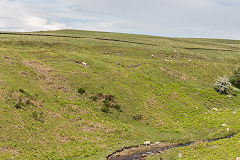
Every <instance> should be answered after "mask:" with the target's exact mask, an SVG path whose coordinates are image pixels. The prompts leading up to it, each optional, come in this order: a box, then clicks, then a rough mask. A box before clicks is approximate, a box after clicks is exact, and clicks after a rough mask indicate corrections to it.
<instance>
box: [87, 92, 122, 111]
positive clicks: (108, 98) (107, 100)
mask: <svg viewBox="0 0 240 160" xmlns="http://www.w3.org/2000/svg"><path fill="white" fill-rule="evenodd" d="M90 98H91V99H92V100H93V101H97V100H99V101H100V102H102V103H103V104H104V105H103V107H102V108H101V111H103V112H105V113H110V109H111V108H113V109H116V110H118V111H119V112H121V107H120V105H119V104H117V103H116V102H115V97H114V96H113V95H111V94H109V95H108V94H102V93H98V94H97V95H96V96H92V97H90Z"/></svg>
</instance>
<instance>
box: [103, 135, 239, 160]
mask: <svg viewBox="0 0 240 160" xmlns="http://www.w3.org/2000/svg"><path fill="white" fill-rule="evenodd" d="M235 135H236V134H233V135H229V136H226V137H222V138H217V139H211V140H203V141H202V142H207V143H210V142H215V141H217V140H221V139H228V138H232V137H234V136H235ZM194 143H197V141H195V142H188V143H184V144H176V143H167V142H160V143H155V144H150V145H139V146H131V147H125V148H123V149H120V150H117V151H116V152H114V153H112V154H110V155H108V156H107V160H143V159H145V157H147V156H149V155H156V154H160V153H162V152H163V151H166V150H169V149H172V148H177V147H186V146H190V145H192V144H194Z"/></svg>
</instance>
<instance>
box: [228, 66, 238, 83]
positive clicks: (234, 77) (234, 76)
mask: <svg viewBox="0 0 240 160" xmlns="http://www.w3.org/2000/svg"><path fill="white" fill-rule="evenodd" d="M230 82H231V83H232V85H234V86H235V87H237V88H240V67H238V69H236V70H234V71H233V74H232V75H231V77H230Z"/></svg>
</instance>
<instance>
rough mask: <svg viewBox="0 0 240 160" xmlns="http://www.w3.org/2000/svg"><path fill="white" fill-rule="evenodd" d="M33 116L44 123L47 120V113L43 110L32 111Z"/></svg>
mask: <svg viewBox="0 0 240 160" xmlns="http://www.w3.org/2000/svg"><path fill="white" fill-rule="evenodd" d="M32 117H33V119H35V120H36V121H39V122H42V123H44V122H45V115H44V113H43V112H42V111H41V112H37V111H34V112H33V113H32Z"/></svg>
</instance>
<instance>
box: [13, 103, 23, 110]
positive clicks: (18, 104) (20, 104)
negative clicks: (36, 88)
mask: <svg viewBox="0 0 240 160" xmlns="http://www.w3.org/2000/svg"><path fill="white" fill-rule="evenodd" d="M14 107H15V108H16V109H22V108H23V107H24V104H23V103H22V102H21V101H19V102H17V103H16V104H15V105H14Z"/></svg>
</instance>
